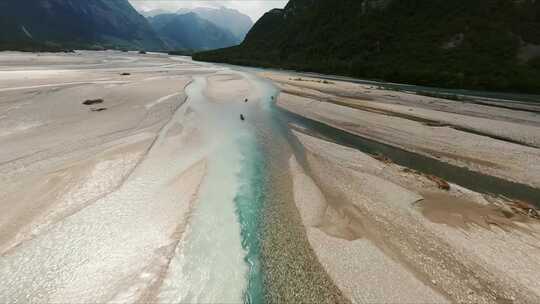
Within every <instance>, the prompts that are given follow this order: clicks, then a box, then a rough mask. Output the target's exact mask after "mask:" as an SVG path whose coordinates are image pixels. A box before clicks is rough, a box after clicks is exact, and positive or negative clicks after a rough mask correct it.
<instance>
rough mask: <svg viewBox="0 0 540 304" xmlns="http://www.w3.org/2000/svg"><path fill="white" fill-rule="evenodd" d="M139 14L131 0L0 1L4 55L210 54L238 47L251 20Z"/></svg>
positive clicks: (220, 12) (223, 12) (221, 14)
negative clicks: (83, 51)
mask: <svg viewBox="0 0 540 304" xmlns="http://www.w3.org/2000/svg"><path fill="white" fill-rule="evenodd" d="M164 12H165V11H153V12H148V15H147V16H149V20H150V21H151V22H149V20H147V19H146V18H145V17H143V16H142V15H141V14H139V13H138V12H137V11H136V10H135V9H134V8H133V7H132V6H131V4H130V3H129V2H128V0H92V1H80V0H42V1H17V0H4V1H2V2H0V50H1V49H4V50H6V49H9V50H62V49H76V48H80V49H107V48H112V49H145V50H177V49H182V50H184V49H189V50H208V49H215V48H223V47H229V46H233V45H236V44H239V43H240V42H241V41H242V40H243V38H244V35H245V34H246V33H247V31H248V30H249V28H250V27H251V25H252V22H251V19H250V18H249V17H247V16H245V15H243V14H241V13H239V12H238V11H236V10H231V9H227V8H220V9H210V8H201V9H194V10H193V12H188V11H181V12H180V13H178V14H163V13H164Z"/></svg>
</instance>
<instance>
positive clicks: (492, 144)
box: [262, 72, 540, 188]
mask: <svg viewBox="0 0 540 304" xmlns="http://www.w3.org/2000/svg"><path fill="white" fill-rule="evenodd" d="M262 76H264V77H267V78H268V79H271V80H272V81H274V82H275V83H276V85H277V86H278V87H279V88H280V89H281V92H282V93H281V94H280V96H279V97H278V101H277V105H278V106H279V107H282V108H284V109H286V110H288V111H291V112H293V113H296V114H299V115H301V116H305V117H307V118H310V119H314V120H317V121H321V122H323V123H325V124H328V125H330V126H332V127H336V128H338V129H342V130H345V131H347V132H350V133H353V134H356V135H359V136H362V137H365V138H368V139H372V140H375V141H378V142H382V143H385V144H388V145H391V146H395V147H399V148H402V149H405V150H407V151H411V152H414V153H418V154H421V155H425V156H428V157H431V158H434V159H438V160H441V161H444V162H448V163H450V164H453V165H456V166H459V167H465V168H468V169H469V170H473V171H477V172H480V173H484V174H488V175H492V176H496V177H500V178H503V179H506V180H510V181H513V182H517V183H522V184H526V185H530V186H532V187H536V188H540V166H539V165H538V162H537V161H536V160H537V159H540V149H539V148H538V146H539V144H540V116H538V115H537V113H536V112H531V111H526V110H523V109H519V108H518V109H508V108H501V107H496V106H488V105H480V104H475V103H467V102H457V101H453V100H445V99H440V98H432V97H426V96H420V95H415V94H411V93H406V92H395V91H387V90H384V89H382V88H378V87H376V86H373V85H363V84H352V83H347V82H340V81H327V80H321V79H316V78H305V77H304V78H299V77H296V76H292V75H287V74H278V73H270V72H265V73H263V74H262ZM508 106H509V107H511V104H508Z"/></svg>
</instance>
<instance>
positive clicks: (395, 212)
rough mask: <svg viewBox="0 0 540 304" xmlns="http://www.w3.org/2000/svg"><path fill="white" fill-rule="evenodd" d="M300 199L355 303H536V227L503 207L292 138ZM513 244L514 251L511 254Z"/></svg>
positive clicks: (313, 239)
mask: <svg viewBox="0 0 540 304" xmlns="http://www.w3.org/2000/svg"><path fill="white" fill-rule="evenodd" d="M295 135H296V136H297V137H298V139H299V140H300V142H301V143H302V145H303V146H304V147H305V148H306V159H307V162H308V165H309V171H308V172H309V174H308V173H307V172H305V171H304V170H303V169H302V168H301V167H300V166H299V165H298V163H297V162H296V160H295V159H294V158H291V161H290V167H289V169H290V171H291V174H292V175H293V176H294V179H293V180H294V197H295V202H296V204H297V207H298V209H299V211H300V213H301V215H302V219H303V223H304V225H305V226H306V232H307V235H308V238H309V241H310V244H311V245H312V247H313V248H314V250H315V252H316V253H317V257H318V258H319V260H320V261H321V263H322V265H323V266H324V267H325V269H326V270H327V271H328V273H329V275H330V276H331V277H332V279H333V280H334V282H335V283H336V284H337V286H338V287H339V288H340V289H341V290H342V291H343V293H344V294H345V295H346V296H347V297H348V298H349V299H351V300H352V301H353V302H356V303H368V302H369V303H372V302H387V301H397V302H419V303H420V302H431V303H432V302H438V303H439V302H447V301H450V302H474V303H491V302H496V301H504V300H508V301H512V302H513V301H516V302H518V303H529V302H530V303H533V302H536V301H537V300H538V299H540V298H539V297H540V288H539V287H540V286H539V285H538V284H537V283H536V282H537V281H538V279H539V277H538V275H537V273H538V269H540V260H538V259H536V258H534V256H538V250H539V249H538V247H537V246H535V245H534V244H535V243H537V238H538V233H539V229H540V225H539V222H538V220H536V219H532V218H529V217H527V216H525V215H523V214H520V213H515V212H514V211H512V210H511V209H510V208H509V207H508V205H507V204H506V203H505V202H504V201H501V200H500V199H495V198H493V197H489V198H488V197H486V196H483V195H481V194H478V193H475V192H472V191H470V190H467V189H464V188H462V187H458V186H456V185H450V190H449V191H446V190H442V189H440V187H439V185H438V183H436V182H435V181H434V180H432V179H430V178H428V177H426V176H424V175H421V174H417V173H415V172H413V171H410V170H409V169H407V168H404V167H400V166H397V165H395V164H392V163H389V162H387V161H384V160H377V159H375V158H374V157H373V156H370V155H367V154H364V153H361V152H359V151H358V150H353V149H350V148H346V147H343V146H339V145H336V144H333V143H330V142H328V141H325V140H321V139H317V138H314V137H311V136H308V135H305V134H303V133H301V132H295ZM509 244H511V246H510V245H509Z"/></svg>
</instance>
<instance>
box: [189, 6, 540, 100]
mask: <svg viewBox="0 0 540 304" xmlns="http://www.w3.org/2000/svg"><path fill="white" fill-rule="evenodd" d="M194 59H196V60H202V61H213V62H227V63H232V64H239V65H252V66H262V67H272V68H287V69H295V70H302V71H310V72H320V73H327V74H340V75H347V76H353V77H359V78H369V79H378V80H385V81H393V82H402V83H411V84H419V85H429V86H440V87H448V88H466V89H481V90H499V91H513V92H523V93H525V92H527V93H540V1H533V0H522V1H514V0H452V1H447V0H393V1H388V0H387V1H385V0H378V1H375V0H364V1H360V0H342V1H331V0H317V1H314V0H291V1H290V2H289V4H288V5H287V6H286V8H285V9H283V10H273V11H270V12H268V13H267V14H265V15H264V16H263V17H262V18H261V19H260V20H259V21H258V22H257V23H256V24H255V26H254V27H253V29H252V30H251V31H250V32H249V34H248V35H247V37H246V39H245V41H244V42H243V43H242V44H241V45H240V46H237V47H231V48H227V49H221V50H215V51H209V52H202V53H197V54H195V55H194Z"/></svg>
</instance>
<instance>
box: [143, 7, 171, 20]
mask: <svg viewBox="0 0 540 304" xmlns="http://www.w3.org/2000/svg"><path fill="white" fill-rule="evenodd" d="M140 13H141V15H143V16H145V17H146V18H150V17H155V16H157V15H163V14H171V12H170V11H167V10H164V9H153V10H149V11H142V12H140Z"/></svg>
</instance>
